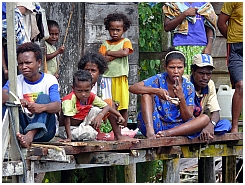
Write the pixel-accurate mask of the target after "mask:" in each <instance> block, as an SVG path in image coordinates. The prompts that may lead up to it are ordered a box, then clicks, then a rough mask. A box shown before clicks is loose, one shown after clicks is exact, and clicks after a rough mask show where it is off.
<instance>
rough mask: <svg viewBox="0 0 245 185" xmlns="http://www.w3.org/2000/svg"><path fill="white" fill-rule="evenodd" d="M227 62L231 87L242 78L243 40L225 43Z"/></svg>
mask: <svg viewBox="0 0 245 185" xmlns="http://www.w3.org/2000/svg"><path fill="white" fill-rule="evenodd" d="M227 64H228V70H229V73H230V80H231V84H232V88H235V84H236V83H237V82H239V81H242V80H243V42H239V43H229V44H227Z"/></svg>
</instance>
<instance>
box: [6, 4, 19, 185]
mask: <svg viewBox="0 0 245 185" xmlns="http://www.w3.org/2000/svg"><path fill="white" fill-rule="evenodd" d="M14 9H15V3H14V2H7V3H6V19H7V28H8V29H7V48H8V70H9V73H8V74H9V90H10V91H11V92H12V93H14V94H15V95H17V64H16V61H17V60H16V33H15V12H14ZM9 101H11V102H14V101H15V99H14V97H13V96H9ZM18 110H19V109H18V107H12V114H13V117H14V118H17V119H15V122H14V123H11V124H14V125H15V129H16V131H19V119H18V117H19V112H18ZM15 134H16V133H13V132H12V131H10V143H11V147H10V157H11V159H12V160H19V159H20V158H21V157H20V154H19V152H18V149H17V146H16V143H15V138H14V137H15ZM20 178H21V177H12V182H13V183H17V182H19V181H20Z"/></svg>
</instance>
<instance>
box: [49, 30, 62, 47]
mask: <svg viewBox="0 0 245 185" xmlns="http://www.w3.org/2000/svg"><path fill="white" fill-rule="evenodd" d="M48 30H49V38H48V39H47V40H46V41H47V42H48V43H49V44H51V45H54V44H55V43H56V42H57V41H58V39H59V36H60V30H59V28H58V27H57V26H52V27H48Z"/></svg>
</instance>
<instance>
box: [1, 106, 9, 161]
mask: <svg viewBox="0 0 245 185" xmlns="http://www.w3.org/2000/svg"><path fill="white" fill-rule="evenodd" d="M9 140H10V134H9V114H8V109H7V110H6V112H5V115H4V118H3V123H2V161H3V160H4V156H5V153H6V150H7V147H8V143H9Z"/></svg>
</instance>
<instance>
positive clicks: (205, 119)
mask: <svg viewBox="0 0 245 185" xmlns="http://www.w3.org/2000/svg"><path fill="white" fill-rule="evenodd" d="M199 118H200V119H201V122H202V123H203V124H204V126H207V125H208V124H209V122H210V118H209V116H208V115H206V114H201V115H200V116H199Z"/></svg>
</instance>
